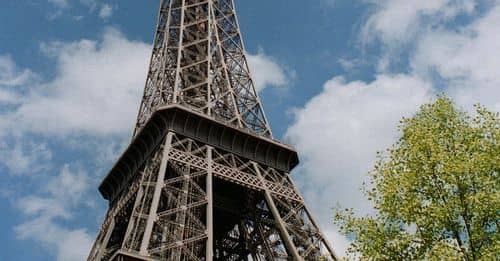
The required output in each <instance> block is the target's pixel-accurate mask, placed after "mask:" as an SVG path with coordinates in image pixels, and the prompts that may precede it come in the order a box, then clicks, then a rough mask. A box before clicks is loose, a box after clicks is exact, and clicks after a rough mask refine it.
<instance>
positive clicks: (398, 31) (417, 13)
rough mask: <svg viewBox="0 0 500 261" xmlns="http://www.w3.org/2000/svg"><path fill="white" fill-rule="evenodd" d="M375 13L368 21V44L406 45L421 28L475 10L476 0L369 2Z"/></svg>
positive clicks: (364, 29) (365, 36)
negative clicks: (372, 41)
mask: <svg viewBox="0 0 500 261" xmlns="http://www.w3.org/2000/svg"><path fill="white" fill-rule="evenodd" d="M367 2H370V3H372V4H373V5H374V11H373V13H372V14H370V16H369V18H368V19H367V21H366V23H365V25H364V27H363V30H362V37H363V39H364V41H365V42H369V41H371V40H373V39H374V38H377V39H379V40H381V41H382V42H383V43H384V44H388V45H398V44H401V43H407V42H408V41H409V40H411V39H412V36H413V35H414V34H416V33H418V32H419V29H421V28H422V25H429V24H439V23H442V22H443V21H446V20H448V19H452V18H454V17H456V16H457V15H458V14H462V13H471V12H473V11H474V10H475V6H476V4H475V1H474V0H433V1H421V0H381V1H374V0H368V1H367Z"/></svg>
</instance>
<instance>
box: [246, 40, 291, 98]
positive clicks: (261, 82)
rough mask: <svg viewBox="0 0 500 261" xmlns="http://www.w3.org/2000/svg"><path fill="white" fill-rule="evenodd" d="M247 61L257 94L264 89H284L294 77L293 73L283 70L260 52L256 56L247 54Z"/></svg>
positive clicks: (274, 61) (273, 60)
mask: <svg viewBox="0 0 500 261" xmlns="http://www.w3.org/2000/svg"><path fill="white" fill-rule="evenodd" d="M247 60H248V66H249V67H250V73H251V74H252V78H253V80H254V84H255V89H256V90H257V92H260V91H262V90H264V88H266V87H284V86H286V85H287V84H288V83H289V82H290V80H292V79H293V77H294V76H293V74H294V73H293V72H291V71H289V70H287V69H285V68H284V66H282V65H280V64H279V63H278V62H276V60H275V59H274V58H272V57H270V56H267V55H266V54H264V52H263V51H262V50H260V51H259V52H258V53H257V54H247Z"/></svg>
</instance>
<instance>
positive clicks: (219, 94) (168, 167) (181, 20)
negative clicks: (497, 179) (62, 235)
mask: <svg viewBox="0 0 500 261" xmlns="http://www.w3.org/2000/svg"><path fill="white" fill-rule="evenodd" d="M297 164H298V157H297V153H296V152H295V150H294V149H293V148H291V147H289V146H287V145H284V144H281V143H279V142H277V141H275V140H273V139H272V133H271V130H270V128H269V125H268V123H267V120H266V117H265V115H264V111H263V109H262V106H261V103H260V101H259V98H258V96H257V93H256V91H255V88H254V85H253V82H252V79H251V77H250V72H249V69H248V65H247V61H246V58H245V52H244V46H243V42H242V40H241V33H240V30H239V26H238V22H237V18H236V13H235V8H234V3H233V1H232V0H205V1H203V0H170V1H169V0H162V1H161V4H160V12H159V19H158V26H157V31H156V36H155V40H154V46H153V54H152V58H151V63H150V68H149V73H148V76H147V82H146V87H145V90H144V96H143V99H142V103H141V107H140V110H139V115H138V118H137V124H136V128H135V131H134V138H133V140H132V142H131V144H130V146H129V147H128V148H127V150H126V151H125V152H124V154H123V155H122V157H121V158H120V159H119V160H118V162H117V163H116V165H115V166H114V167H113V168H112V170H111V171H110V173H109V174H108V175H107V176H106V178H105V179H104V181H103V183H102V184H101V186H100V187H99V190H100V192H101V194H102V195H103V197H104V198H105V199H107V200H109V202H110V205H109V210H108V213H107V215H106V218H105V220H104V223H103V224H102V227H101V229H100V231H99V234H98V236H97V239H96V241H95V243H94V246H93V248H92V250H91V253H90V255H89V257H88V260H89V261H94V260H179V261H180V260H210V261H211V260H337V258H336V256H335V255H334V252H333V249H332V248H331V247H330V246H329V244H328V242H327V240H326V239H325V237H324V235H323V234H322V233H321V231H320V229H319V227H318V225H317V223H316V222H315V220H314V218H313V216H312V215H311V213H310V211H309V210H308V208H307V207H306V205H305V203H304V200H303V198H302V196H301V195H300V194H299V192H298V191H297V189H296V187H295V186H294V184H293V182H292V180H291V178H290V176H289V172H290V171H291V170H292V169H293V168H294V167H295V166H296V165H297Z"/></svg>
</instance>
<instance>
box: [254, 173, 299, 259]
mask: <svg viewBox="0 0 500 261" xmlns="http://www.w3.org/2000/svg"><path fill="white" fill-rule="evenodd" d="M253 164H254V168H255V172H256V174H257V176H258V177H259V179H260V180H261V181H262V182H264V178H263V177H262V174H261V173H260V170H259V168H258V166H257V164H256V163H253ZM264 196H265V198H266V202H267V205H268V206H269V208H270V209H271V212H272V213H273V217H274V220H275V221H276V224H277V226H278V229H279V230H280V235H281V238H282V239H283V241H284V242H285V245H286V249H287V252H288V253H289V254H290V255H291V256H293V259H294V260H303V259H302V257H301V256H300V255H299V253H298V251H297V248H296V247H295V245H294V244H293V242H292V240H291V239H290V235H289V234H288V231H287V229H286V226H285V223H284V222H283V220H282V219H281V216H280V214H279V212H278V209H277V208H276V205H275V204H274V200H273V198H272V197H271V193H270V192H269V190H268V189H267V188H266V189H264Z"/></svg>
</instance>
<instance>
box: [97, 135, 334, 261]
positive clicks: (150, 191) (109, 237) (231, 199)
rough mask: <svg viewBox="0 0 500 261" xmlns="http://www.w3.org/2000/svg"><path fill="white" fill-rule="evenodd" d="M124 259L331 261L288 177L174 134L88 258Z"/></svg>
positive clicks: (111, 215)
mask: <svg viewBox="0 0 500 261" xmlns="http://www.w3.org/2000/svg"><path fill="white" fill-rule="evenodd" d="M125 254H127V255H128V256H136V257H140V258H142V260H292V259H293V260H319V259H320V258H326V260H335V256H334V254H333V251H332V249H331V248H330V247H329V245H328V243H327V241H326V239H325V238H324V236H323V235H322V233H321V232H320V230H319V228H318V226H317V224H316V223H315V222H314V220H313V218H312V216H311V215H310V213H309V211H308V209H307V208H306V206H305V204H304V201H303V199H302V197H301V196H300V194H299V193H298V192H297V191H296V189H295V186H294V184H293V183H292V180H291V179H290V176H289V175H288V173H284V172H282V171H277V170H275V169H273V168H270V167H267V166H265V165H262V164H258V163H256V162H253V161H250V160H248V159H245V158H241V157H238V156H236V155H235V154H233V153H231V152H228V151H223V150H220V149H216V148H214V147H212V146H210V145H208V144H203V143H200V142H196V141H194V140H192V139H189V138H186V137H184V136H182V135H179V134H174V133H173V132H169V133H168V134H167V135H166V137H165V138H164V139H163V141H162V142H161V143H160V144H159V145H158V146H157V149H156V151H155V152H154V153H152V154H151V157H150V159H149V160H147V163H146V164H145V165H144V166H143V168H142V169H141V170H140V171H139V173H137V175H136V178H135V180H134V181H133V182H132V183H131V185H130V189H128V190H126V191H124V192H123V193H122V195H121V196H120V197H119V198H118V199H117V200H115V202H114V203H112V205H111V207H110V210H109V211H108V215H107V216H106V220H105V222H104V223H103V225H102V227H101V231H100V233H99V235H98V237H97V240H96V242H95V244H94V246H93V249H92V252H91V254H90V256H89V259H88V260H118V259H117V258H118V257H121V258H123V256H124V255H125ZM125 260H129V259H125ZM130 260H132V259H130ZM138 260H139V259H138Z"/></svg>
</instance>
